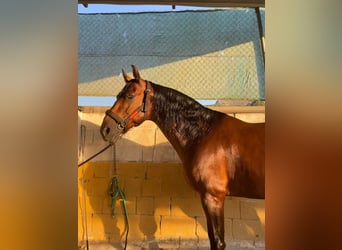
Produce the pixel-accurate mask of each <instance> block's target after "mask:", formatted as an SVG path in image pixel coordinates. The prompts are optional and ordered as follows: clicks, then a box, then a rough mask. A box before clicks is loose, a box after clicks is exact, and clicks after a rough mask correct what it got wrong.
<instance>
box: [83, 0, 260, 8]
mask: <svg viewBox="0 0 342 250" xmlns="http://www.w3.org/2000/svg"><path fill="white" fill-rule="evenodd" d="M78 3H79V4H83V5H84V4H126V5H132V4H137V5H138V4H157V5H172V6H177V5H182V6H197V7H250V8H255V7H265V0H226V1H224V0H213V1H209V0H194V1H191V0H185V1H184V0H183V1H182V0H180V1H178V0H174V1H170V0H148V1H145V0H144V1H143V0H133V1H130V0H128V1H123V0H108V1H107V0H78Z"/></svg>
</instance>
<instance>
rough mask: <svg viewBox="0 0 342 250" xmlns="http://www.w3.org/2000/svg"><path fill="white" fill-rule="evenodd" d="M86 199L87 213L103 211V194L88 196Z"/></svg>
mask: <svg viewBox="0 0 342 250" xmlns="http://www.w3.org/2000/svg"><path fill="white" fill-rule="evenodd" d="M85 200H86V211H87V213H102V211H103V201H104V199H103V196H88V197H86V199H85ZM82 201H83V200H82Z"/></svg>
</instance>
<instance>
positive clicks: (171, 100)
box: [151, 83, 225, 146]
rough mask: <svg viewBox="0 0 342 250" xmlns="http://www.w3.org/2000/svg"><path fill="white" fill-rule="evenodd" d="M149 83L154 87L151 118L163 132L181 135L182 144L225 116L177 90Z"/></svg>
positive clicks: (199, 136) (201, 135)
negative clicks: (152, 115) (152, 116)
mask: <svg viewBox="0 0 342 250" xmlns="http://www.w3.org/2000/svg"><path fill="white" fill-rule="evenodd" d="M151 84H152V87H153V89H154V96H153V108H154V110H153V111H154V112H153V114H154V118H153V120H154V121H155V122H156V123H157V125H158V126H159V127H160V128H161V129H162V130H163V131H164V132H166V133H175V134H178V135H181V136H182V138H183V140H184V146H186V145H188V143H189V142H192V143H195V142H197V141H198V140H200V139H201V138H202V137H203V136H204V135H206V134H208V132H209V131H210V130H211V128H212V127H213V126H214V125H215V123H216V122H217V121H218V120H219V119H220V118H222V116H225V115H224V114H223V113H220V112H217V111H214V110H211V109H208V108H206V107H204V106H203V105H201V104H200V103H198V102H197V101H196V100H194V99H193V98H191V97H189V96H187V95H185V94H183V93H181V92H179V91H177V90H174V89H171V88H168V87H164V86H161V85H158V84H155V83H151ZM192 143H191V144H192Z"/></svg>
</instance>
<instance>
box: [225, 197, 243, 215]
mask: <svg viewBox="0 0 342 250" xmlns="http://www.w3.org/2000/svg"><path fill="white" fill-rule="evenodd" d="M224 215H225V218H237V219H238V218H241V215H240V200H239V199H238V198H233V197H228V196H227V197H226V198H225V200H224Z"/></svg>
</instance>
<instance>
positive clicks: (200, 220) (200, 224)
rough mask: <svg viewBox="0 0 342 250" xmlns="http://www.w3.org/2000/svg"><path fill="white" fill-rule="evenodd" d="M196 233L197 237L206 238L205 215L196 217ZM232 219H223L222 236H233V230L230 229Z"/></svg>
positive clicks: (227, 237)
mask: <svg viewBox="0 0 342 250" xmlns="http://www.w3.org/2000/svg"><path fill="white" fill-rule="evenodd" d="M196 223H197V226H196V235H197V236H198V237H199V239H200V240H201V239H208V231H207V220H206V218H205V216H201V217H196ZM232 229H233V227H232V219H225V220H224V238H225V239H226V240H227V239H232V238H233V231H232Z"/></svg>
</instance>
